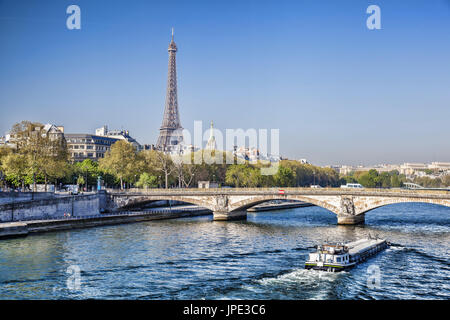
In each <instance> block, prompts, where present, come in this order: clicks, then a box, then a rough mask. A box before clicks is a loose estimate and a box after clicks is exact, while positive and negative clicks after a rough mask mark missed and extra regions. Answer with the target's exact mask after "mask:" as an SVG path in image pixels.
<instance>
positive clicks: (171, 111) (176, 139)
mask: <svg viewBox="0 0 450 320" xmlns="http://www.w3.org/2000/svg"><path fill="white" fill-rule="evenodd" d="M168 50H169V73H168V77H167V91H166V104H165V107H164V116H163V121H162V125H161V128H160V129H159V137H158V142H157V143H156V148H157V149H158V150H161V151H165V152H171V151H174V150H181V149H180V147H181V146H180V144H181V143H182V142H183V134H182V130H183V127H181V123H180V115H179V113H178V97H177V62H176V52H177V46H176V44H175V42H174V41H173V28H172V41H170V44H169V49H168Z"/></svg>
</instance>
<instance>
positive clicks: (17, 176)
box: [2, 153, 29, 191]
mask: <svg viewBox="0 0 450 320" xmlns="http://www.w3.org/2000/svg"><path fill="white" fill-rule="evenodd" d="M2 170H3V171H4V172H5V175H6V176H7V179H8V180H10V181H11V182H12V183H13V184H14V185H15V186H16V187H17V186H19V185H22V191H24V190H25V180H26V177H27V175H28V172H29V163H28V158H27V156H26V155H23V154H19V153H10V154H8V155H7V156H6V157H5V158H4V159H3V161H2Z"/></svg>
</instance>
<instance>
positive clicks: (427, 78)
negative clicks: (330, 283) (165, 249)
mask: <svg viewBox="0 0 450 320" xmlns="http://www.w3.org/2000/svg"><path fill="white" fill-rule="evenodd" d="M30 4H31V9H30V8H28V10H25V11H24V10H21V6H25V4H23V3H22V4H16V3H14V2H12V1H4V2H2V3H1V4H0V8H1V9H2V10H0V11H1V12H2V13H1V14H0V39H1V42H2V44H4V47H5V50H3V51H2V53H1V55H0V57H1V61H2V62H1V67H2V70H5V72H3V73H2V76H1V77H0V87H1V95H0V105H1V106H2V110H3V111H2V120H1V121H0V130H1V131H0V132H1V134H3V133H4V132H6V131H8V130H9V129H10V128H11V126H12V125H13V124H14V123H16V122H19V121H21V120H25V119H26V120H31V121H39V122H43V123H47V122H49V123H54V124H58V125H64V126H65V128H66V130H67V132H93V131H94V130H95V128H98V127H100V126H102V125H104V124H108V125H110V126H111V127H114V128H128V129H129V130H130V132H131V134H132V135H133V137H135V138H136V139H137V140H138V141H139V142H141V143H143V144H144V143H145V144H155V143H156V140H157V136H158V131H159V130H158V129H159V127H160V124H161V119H162V110H163V107H164V92H165V85H166V80H165V78H166V76H167V69H166V68H167V64H166V63H167V56H166V54H167V51H165V50H167V40H168V35H170V28H171V27H172V25H173V26H174V27H175V29H176V30H177V39H179V40H178V41H177V45H178V47H179V48H180V51H181V52H182V54H180V56H179V57H178V58H179V60H181V62H180V65H179V68H178V69H179V70H178V73H179V75H180V76H179V79H178V84H179V104H180V114H181V115H180V116H181V118H183V124H184V127H185V128H187V129H188V130H190V131H192V128H193V121H194V120H203V122H204V123H209V121H210V120H214V123H215V127H216V128H217V129H219V130H223V131H224V130H225V129H226V128H243V129H248V128H256V129H258V128H263V129H271V128H280V153H281V155H282V156H284V157H288V158H292V159H299V158H306V159H308V160H309V161H310V162H311V163H314V164H318V165H329V164H347V165H359V164H378V163H403V162H432V161H449V160H450V148H449V146H450V145H449V142H448V141H449V139H448V136H449V133H448V129H447V128H448V125H447V123H446V119H448V116H449V115H450V108H449V107H448V104H449V101H450V93H449V92H448V86H449V84H450V72H448V71H450V66H449V65H448V63H446V58H447V57H448V56H449V53H450V46H449V44H448V43H449V42H448V41H447V42H446V41H445V40H446V39H448V38H449V35H448V33H445V29H446V28H448V27H449V26H450V23H449V20H450V19H448V17H450V6H448V3H446V2H445V1H436V2H433V3H432V4H428V5H427V4H426V3H425V2H416V3H414V5H411V6H405V5H399V4H390V3H389V2H386V1H378V3H377V4H378V5H379V6H380V7H381V12H382V29H381V30H372V31H370V30H368V29H367V28H366V26H365V20H366V19H367V17H368V15H367V14H366V13H365V9H366V8H367V6H368V5H369V4H368V3H366V2H358V3H357V4H355V3H353V4H352V5H350V4H344V5H339V6H338V5H336V4H333V3H331V2H323V3H322V4H321V5H317V4H308V5H305V4H304V3H302V4H296V3H292V2H289V1H285V2H283V4H284V6H278V7H277V8H276V10H274V11H272V12H271V10H270V9H271V8H272V4H271V3H265V4H263V5H261V6H256V5H255V3H254V2H251V1H249V2H246V3H244V4H238V3H236V4H234V6H229V4H228V5H227V7H226V8H225V7H224V8H222V7H221V5H220V4H217V3H216V4H214V5H213V4H208V5H207V4H206V3H203V4H204V5H205V7H202V8H200V7H201V4H202V2H194V3H193V6H192V7H189V8H187V7H186V6H183V4H180V3H177V5H175V6H174V7H175V8H173V11H172V14H173V16H170V17H169V16H167V13H165V9H167V5H165V4H162V3H157V4H155V3H151V4H147V3H143V2H137V3H133V5H132V6H131V7H127V10H125V11H124V10H121V9H123V6H126V4H125V3H119V4H114V5H112V4H111V10H109V11H108V13H102V11H101V9H102V5H105V2H101V3H97V4H91V3H88V2H83V1H79V3H78V5H79V6H80V8H81V12H82V28H81V30H75V31H74V30H67V29H66V28H65V23H64V22H65V19H66V17H67V14H65V8H66V7H67V5H68V4H66V3H63V4H57V3H55V4H49V3H46V4H45V5H43V6H40V5H38V4H37V3H34V2H31V3H27V4H26V5H27V6H28V7H30ZM152 9H153V10H152ZM220 9H224V10H222V11H220ZM238 9H239V10H238ZM291 9H298V10H291ZM146 10H147V11H146ZM186 10H188V11H189V12H190V13H193V12H196V14H195V15H194V16H195V17H191V18H187V17H186V16H183V13H184V12H183V11H186ZM195 10H197V11H195ZM329 11H332V12H333V14H330V12H329ZM119 12H120V14H119ZM142 12H148V14H149V15H151V16H152V18H151V19H150V18H148V17H147V18H148V19H144V15H143V13H142ZM161 13H164V14H162V16H161V17H159V18H158V17H156V16H157V15H158V14H161ZM208 13H209V14H210V15H208ZM319 14H320V16H321V17H323V19H317V15H319ZM203 15H204V16H205V17H209V19H204V20H202V21H201V22H199V21H197V20H195V18H198V17H202V16H203ZM309 16H311V17H314V21H313V20H311V19H312V18H309ZM429 16H433V20H431V19H427V20H426V21H425V18H424V17H429ZM136 18H138V19H136ZM264 18H266V19H264ZM114 19H116V20H118V21H116V20H114ZM215 19H217V20H215ZM227 19H229V20H230V21H233V22H234V23H235V24H234V25H227V28H225V27H224V20H227ZM194 20H195V21H194ZM318 20H320V21H319V22H318ZM111 21H115V22H116V23H112V22H111ZM262 21H264V23H263V22H262ZM411 21H415V22H416V23H412V22H411ZM19 26H20V28H18V27H19ZM121 27H122V28H121ZM245 27H247V28H245ZM331 27H333V28H331ZM133 31H134V32H135V33H133ZM109 33H112V34H114V36H115V37H112V36H110V35H109V36H108V34H109ZM33 37H34V38H36V39H33ZM54 39H57V40H58V41H59V42H58V43H57V42H54ZM322 40H323V41H322ZM40 41H42V42H40ZM39 43H41V44H43V46H39ZM356 44H359V45H356ZM34 48H38V49H37V50H33V49H34ZM89 48H95V50H92V51H90V49H89ZM93 51H95V52H93ZM289 53H290V55H289ZM86 79H87V80H86ZM22 91H25V92H26V93H27V94H23V92H22ZM430 104H431V105H430ZM243 110H246V111H245V113H244V111H243ZM305 119H306V120H305ZM205 129H206V128H205Z"/></svg>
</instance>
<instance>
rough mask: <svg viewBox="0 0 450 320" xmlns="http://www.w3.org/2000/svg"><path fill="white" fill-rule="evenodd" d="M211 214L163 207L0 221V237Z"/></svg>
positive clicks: (205, 211)
mask: <svg viewBox="0 0 450 320" xmlns="http://www.w3.org/2000/svg"><path fill="white" fill-rule="evenodd" d="M210 214H212V213H211V211H210V210H208V209H205V208H190V209H186V208H183V209H171V210H169V209H163V210H154V211H145V212H120V213H115V214H96V215H92V216H82V217H70V218H63V219H61V218H59V219H42V220H29V221H21V222H6V223H0V239H5V238H15V237H24V236H27V235H28V234H36V233H43V232H51V231H61V230H71V229H81V228H90V227H97V226H105V225H117V224H123V223H134V222H142V221H151V220H163V219H177V218H188V217H196V216H206V215H210Z"/></svg>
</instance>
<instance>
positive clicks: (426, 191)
mask: <svg viewBox="0 0 450 320" xmlns="http://www.w3.org/2000/svg"><path fill="white" fill-rule="evenodd" d="M107 192H108V193H110V194H133V193H134V194H150V195H151V194H161V193H164V194H174V195H176V194H189V193H192V194H198V193H215V194H235V193H237V194H239V193H246V194H248V193H261V192H263V193H264V192H269V193H278V194H280V195H283V194H289V193H299V192H301V193H307V194H326V193H342V194H367V193H380V194H382V193H384V194H386V193H390V194H402V195H404V194H424V195H425V194H443V195H449V194H450V189H439V190H436V189H414V190H411V189H401V188H392V189H386V188H361V189H360V188H318V189H316V188H302V187H289V188H278V187H271V188H170V189H164V188H148V189H145V188H130V189H124V190H118V189H107Z"/></svg>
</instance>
